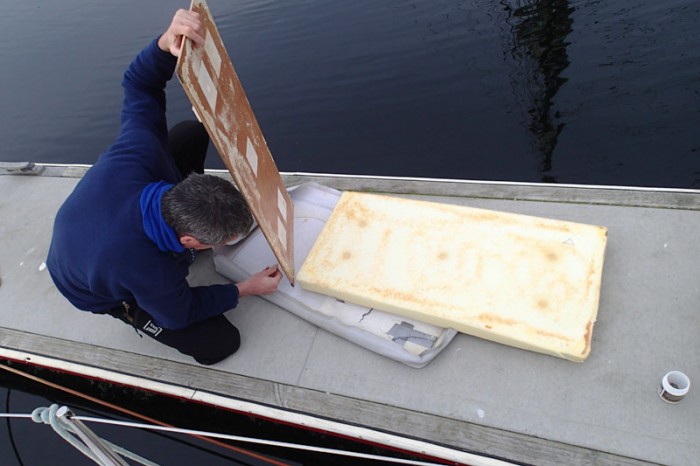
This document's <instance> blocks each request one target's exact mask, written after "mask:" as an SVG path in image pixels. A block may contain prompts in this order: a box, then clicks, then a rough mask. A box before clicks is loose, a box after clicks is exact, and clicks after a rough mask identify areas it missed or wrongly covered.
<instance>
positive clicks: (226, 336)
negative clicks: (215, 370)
mask: <svg viewBox="0 0 700 466" xmlns="http://www.w3.org/2000/svg"><path fill="white" fill-rule="evenodd" d="M227 327H229V328H227V329H225V331H221V332H217V335H216V336H215V337H213V338H212V339H211V340H210V341H208V342H207V344H206V346H205V347H204V348H200V350H199V351H198V354H195V355H193V357H194V359H195V361H197V362H198V363H200V364H203V365H205V366H209V365H211V364H216V363H218V362H221V361H223V360H224V359H226V358H227V357H229V356H231V355H232V354H234V353H235V352H236V351H238V348H240V347H241V334H240V332H239V331H238V329H237V328H236V327H234V326H233V325H230V326H227Z"/></svg>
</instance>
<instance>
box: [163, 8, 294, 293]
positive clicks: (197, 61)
mask: <svg viewBox="0 0 700 466" xmlns="http://www.w3.org/2000/svg"><path fill="white" fill-rule="evenodd" d="M190 9H191V10H193V11H196V12H198V13H199V15H200V19H201V21H202V26H203V30H204V31H203V36H204V38H205V43H204V46H199V47H196V46H193V45H192V42H191V41H189V40H186V41H185V43H184V44H183V48H182V53H181V56H180V59H179V60H178V65H177V76H178V78H179V79H180V82H181V83H182V87H183V88H184V90H185V93H186V94H187V96H188V97H189V99H190V101H191V102H192V105H193V108H194V110H195V111H196V112H197V115H198V117H199V118H200V120H201V121H202V123H203V124H204V126H205V127H206V129H207V131H208V132H209V136H210V137H211V139H212V141H213V142H214V145H215V146H216V149H217V150H218V152H219V154H220V155H221V158H222V159H223V161H224V164H225V165H226V168H228V171H229V172H230V173H231V176H232V177H233V179H234V180H235V182H236V185H237V186H238V188H239V189H240V191H241V193H242V194H243V196H244V197H245V199H246V201H247V202H248V205H249V206H250V209H251V211H252V212H253V216H254V217H255V219H256V221H257V222H258V224H259V225H260V229H261V230H262V232H263V234H264V235H265V238H266V239H267V242H268V243H269V244H270V247H271V248H272V251H273V252H274V253H275V257H276V258H277V260H278V261H279V263H280V267H281V268H282V270H283V271H284V274H285V275H286V276H287V279H288V280H289V281H290V283H291V284H292V285H293V284H294V205H293V204H292V201H291V199H290V197H289V194H288V193H287V190H286V188H285V186H284V183H283V182H282V178H281V177H280V174H279V170H278V169H277V165H276V164H275V161H274V160H273V158H272V155H271V154H270V150H269V149H268V147H267V142H265V138H264V137H263V134H262V131H261V130H260V127H259V126H258V122H257V120H256V119H255V115H254V114H253V110H252V109H251V107H250V104H249V103H248V98H247V97H246V95H245V92H244V91H243V86H242V85H241V83H240V81H239V79H238V75H237V74H236V71H235V70H234V68H233V65H232V63H231V59H230V58H229V55H228V52H227V51H226V47H225V46H224V43H223V41H222V40H221V36H220V35H219V32H218V30H217V28H216V24H215V23H214V19H213V17H212V15H211V12H210V11H209V8H208V7H207V4H206V2H205V1H203V0H193V1H192V6H191V7H190Z"/></svg>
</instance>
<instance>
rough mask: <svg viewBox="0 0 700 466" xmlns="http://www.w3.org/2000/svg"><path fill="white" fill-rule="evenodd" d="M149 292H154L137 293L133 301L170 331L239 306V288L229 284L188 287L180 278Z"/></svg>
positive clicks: (185, 281)
mask: <svg viewBox="0 0 700 466" xmlns="http://www.w3.org/2000/svg"><path fill="white" fill-rule="evenodd" d="M152 291H156V293H153V292H151V293H148V294H142V295H140V296H136V302H137V304H138V305H139V307H141V308H142V309H143V310H144V311H146V312H148V314H150V316H151V317H153V320H155V322H156V323H157V324H158V325H160V326H161V327H164V328H167V329H171V330H176V329H180V328H184V327H187V326H189V325H192V324H194V323H196V322H199V321H202V320H205V319H208V318H210V317H214V316H217V315H220V314H223V313H224V312H226V311H228V310H230V309H233V308H234V307H236V306H237V305H238V287H237V286H236V285H232V284H231V285H209V286H197V287H190V286H189V284H188V283H187V280H184V279H183V280H182V281H180V282H178V283H175V284H173V285H171V286H170V287H168V289H164V288H162V287H161V288H156V289H155V290H152ZM157 291H160V292H159V293H158V292H157Z"/></svg>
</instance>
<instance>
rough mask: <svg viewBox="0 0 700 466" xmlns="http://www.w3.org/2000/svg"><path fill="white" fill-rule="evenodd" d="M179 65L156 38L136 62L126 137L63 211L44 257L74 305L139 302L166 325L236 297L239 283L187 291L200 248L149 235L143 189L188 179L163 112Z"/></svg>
mask: <svg viewBox="0 0 700 466" xmlns="http://www.w3.org/2000/svg"><path fill="white" fill-rule="evenodd" d="M176 63H177V60H176V58H175V57H173V56H172V55H171V54H169V53H167V52H163V51H162V50H160V48H158V45H157V40H154V41H153V42H152V43H151V44H150V45H148V46H147V47H146V48H145V49H144V50H143V51H142V52H141V53H140V54H139V55H138V56H137V57H136V58H135V59H134V61H133V62H132V63H131V65H130V66H129V68H128V70H127V71H126V73H125V74H124V80H123V82H122V86H123V87H124V106H123V109H122V113H121V130H120V133H119V136H118V137H117V140H116V141H115V143H114V145H112V147H110V148H109V150H107V152H105V153H104V154H102V155H101V156H100V157H99V159H98V160H97V162H96V163H95V164H94V165H93V166H92V168H90V170H88V171H87V173H86V174H85V176H84V177H83V178H82V179H81V180H80V182H79V183H78V184H77V186H76V187H75V190H74V191H73V192H72V193H71V194H70V196H68V198H67V199H66V201H65V203H64V204H63V206H61V208H60V209H59V211H58V213H57V215H56V220H55V223H54V230H53V238H52V241H51V247H50V249H49V255H48V259H47V266H48V269H49V273H50V274H51V277H52V278H53V281H54V283H55V284H56V287H57V288H58V289H59V291H60V292H61V293H62V294H63V295H64V296H65V297H66V298H67V299H68V300H69V301H70V302H71V303H72V304H73V305H74V306H75V307H77V308H79V309H82V310H85V311H92V312H101V311H105V310H107V309H111V308H115V307H117V306H119V305H120V304H121V302H122V301H131V302H136V303H137V304H138V305H139V306H140V307H141V308H142V309H144V310H145V311H146V312H148V313H149V314H150V315H151V316H152V317H153V319H154V320H155V322H156V323H157V324H158V325H160V326H162V327H165V328H169V329H178V328H183V327H186V326H187V325H189V324H192V323H194V322H197V321H200V320H203V319H206V318H208V317H212V316H215V315H218V314H221V313H223V312H225V311H227V310H229V309H231V308H233V307H235V306H236V305H237V303H238V288H237V287H236V286H235V285H211V286H204V287H190V286H189V284H188V283H187V281H186V277H187V274H188V269H189V265H190V264H191V262H192V258H193V253H192V252H191V251H189V250H185V251H184V252H182V253H175V252H163V251H161V250H159V249H158V246H157V245H156V244H155V243H154V242H153V241H152V240H151V239H149V237H148V236H147V235H146V233H145V231H144V226H143V218H142V211H141V206H140V197H141V193H142V192H143V190H144V188H145V187H146V186H147V185H149V184H150V183H153V182H157V181H161V180H162V181H165V182H167V183H173V184H174V183H177V182H179V181H181V176H180V173H179V172H178V170H177V167H176V166H175V163H174V161H173V159H172V157H171V156H170V154H169V152H168V144H167V141H168V129H167V122H166V118H165V86H166V83H167V82H168V80H170V79H171V78H172V76H173V72H174V71H175V65H176Z"/></svg>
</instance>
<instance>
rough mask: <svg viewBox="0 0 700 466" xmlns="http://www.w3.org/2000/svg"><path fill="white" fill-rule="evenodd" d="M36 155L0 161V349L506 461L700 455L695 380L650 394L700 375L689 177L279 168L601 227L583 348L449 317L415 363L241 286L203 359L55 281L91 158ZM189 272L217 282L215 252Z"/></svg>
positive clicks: (697, 221)
mask: <svg viewBox="0 0 700 466" xmlns="http://www.w3.org/2000/svg"><path fill="white" fill-rule="evenodd" d="M36 168H37V167H35V171H34V172H32V170H28V172H29V173H37V172H39V171H42V170H36ZM39 168H41V169H43V172H42V173H41V174H35V175H31V174H29V175H27V174H24V175H20V174H18V173H20V171H18V170H10V171H9V172H8V173H7V174H5V175H2V176H0V199H2V201H1V202H0V214H1V215H2V224H1V225H0V233H1V236H2V238H3V242H4V247H3V248H2V250H1V251H0V278H1V279H2V282H1V284H0V357H3V358H8V359H20V360H25V361H30V362H33V363H37V364H42V365H55V362H56V361H58V362H61V364H63V365H62V366H60V367H63V368H64V369H66V368H68V369H70V368H78V369H74V370H79V369H80V368H82V369H85V368H93V369H95V370H96V371H97V372H96V373H98V374H105V373H114V374H120V375H122V376H124V377H127V378H128V379H129V380H138V381H141V382H143V383H144V384H146V383H147V382H148V381H153V382H154V383H164V384H170V385H173V386H178V387H183V389H187V390H190V391H191V393H196V392H203V393H209V394H216V395H221V396H223V397H230V398H234V399H238V400H247V401H252V402H255V403H262V404H264V405H267V406H270V407H273V408H281V409H284V410H289V411H292V412H296V413H303V414H308V415H311V416H316V417H320V418H327V419H335V420H339V421H341V422H345V423H348V424H352V425H357V426H365V427H369V428H370V429H376V430H379V431H383V432H394V433H398V434H401V435H405V436H408V437H414V438H421V439H424V440H427V441H429V442H433V443H437V444H442V445H448V446H451V447H454V448H457V449H459V450H464V451H468V452H477V453H480V454H484V455H487V456H491V457H495V458H500V459H504V460H507V461H512V462H516V463H532V464H538V465H560V464H616V465H617V464H645V463H661V464H674V465H688V464H697V461H698V458H700V421H699V419H700V396H698V393H696V392H697V390H698V389H697V388H695V389H694V387H692V386H691V390H690V392H689V394H688V395H687V396H686V397H685V399H683V400H682V401H681V402H680V403H678V404H676V405H672V404H668V403H665V402H664V401H662V400H661V398H660V397H659V395H658V394H657V387H658V386H659V382H660V379H661V377H662V376H663V375H664V374H665V373H667V372H668V371H670V370H681V371H683V372H685V373H686V374H687V375H688V376H689V378H690V379H691V383H693V381H695V382H696V383H700V382H698V381H700V338H698V334H699V333H700V308H699V303H700V280H698V278H697V270H696V267H697V264H700V247H698V242H697V238H698V231H700V213H699V212H698V210H700V191H689V190H653V189H634V188H612V187H610V188H606V187H596V188H593V187H582V186H557V185H541V184H512V183H482V182H461V181H446V180H405V179H391V178H389V179H387V178H372V177H351V176H333V175H327V176H326V175H305V174H284V175H283V179H284V181H285V183H286V184H287V185H293V184H299V183H302V182H306V181H315V182H318V183H321V184H324V185H327V186H330V187H333V188H336V189H341V190H357V191H372V192H384V193H394V194H397V195H405V196H411V197H415V198H419V199H426V200H431V201H437V202H446V203H454V204H460V205H469V206H473V207H480V208H487V209H495V210H501V211H507V212H515V213H521V214H528V215H536V216H542V217H550V218H557V219H562V220H568V221H576V222H583V223H590V224H596V225H603V226H606V227H608V235H609V236H608V244H607V250H606V258H605V265H604V269H603V282H602V290H601V300H600V308H599V312H598V320H597V323H596V325H595V327H594V331H593V342H592V350H591V354H590V356H589V358H588V359H587V360H586V361H585V362H583V363H573V362H569V361H565V360H562V359H557V358H554V357H551V356H546V355H542V354H537V353H532V352H528V351H524V350H520V349H516V348H511V347H508V346H504V345H500V344H497V343H493V342H489V341H485V340H481V339H478V338H475V337H471V336H468V335H463V334H460V335H458V336H457V337H456V338H455V339H454V341H453V342H452V343H450V345H449V346H448V347H447V348H446V349H445V350H444V351H443V352H442V353H441V354H440V355H438V356H437V358H436V359H435V360H434V361H432V362H431V363H430V364H429V365H428V366H426V367H425V368H423V369H412V368H410V367H407V366H404V365H403V364H400V363H397V362H394V361H391V360H389V359H386V358H384V357H382V356H379V355H377V354H374V353H372V352H369V351H367V350H365V349H363V348H361V347H359V346H356V345H354V344H352V343H349V342H347V341H345V340H343V339H341V338H339V337H336V336H335V335H332V334H330V333H327V332H325V331H323V330H320V329H318V328H317V327H315V326H313V325H311V324H309V323H307V322H305V321H303V320H301V319H299V318H297V317H295V316H293V315H292V314H290V313H288V312H287V311H285V310H283V309H281V308H279V307H277V306H275V305H273V304H270V303H269V302H267V301H265V300H263V299H261V298H258V297H250V298H244V299H243V300H242V301H241V303H240V305H239V306H238V308H236V309H234V310H232V311H230V312H229V313H228V314H227V316H228V318H229V319H230V320H231V321H232V322H233V323H234V324H235V325H236V326H237V327H238V328H239V329H240V331H241V335H242V346H241V349H240V350H239V352H238V353H236V354H235V355H234V356H232V357H230V358H228V359H227V360H225V361H224V362H222V363H220V364H217V365H215V366H211V367H203V366H199V365H197V364H196V363H194V361H192V360H191V359H189V358H187V357H184V356H182V355H180V354H179V353H177V352H176V351H175V350H171V349H169V348H167V347H164V346H161V345H159V344H157V343H155V342H154V341H151V340H150V339H149V338H147V337H144V338H141V337H139V336H138V335H137V334H136V333H135V331H134V330H133V329H131V328H129V327H128V326H126V325H124V324H122V323H120V322H118V321H117V320H115V319H112V318H109V317H105V316H96V315H91V314H89V313H84V312H81V311H78V310H76V309H74V308H73V307H72V306H71V305H70V304H69V303H68V302H67V301H66V300H65V299H64V298H63V297H62V296H61V295H60V294H59V293H58V291H57V290H56V289H55V287H54V286H53V284H52V282H51V279H50V277H49V275H48V272H47V271H46V269H45V265H44V260H45V257H46V254H47V250H48V245H49V241H50V237H51V228H52V224H53V218H54V214H55V212H56V210H57V209H58V207H59V206H60V204H61V203H62V202H63V200H64V199H65V197H66V196H67V195H68V194H69V193H70V192H71V190H72V189H73V187H74V186H75V184H76V183H77V182H78V180H79V178H80V176H81V175H82V174H83V173H84V170H85V168H84V167H76V166H45V167H39ZM221 176H228V174H224V173H221ZM190 278H191V281H192V282H193V283H195V284H202V283H212V282H220V283H222V282H225V280H224V279H223V278H222V277H221V276H219V275H218V274H216V273H215V271H214V270H213V266H212V260H211V253H209V252H205V253H202V254H200V255H199V257H198V259H197V263H196V264H195V266H193V269H192V273H191V277H190ZM57 367H58V366H57ZM82 369H80V370H82ZM101 371H104V372H101ZM144 386H146V385H144Z"/></svg>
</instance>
